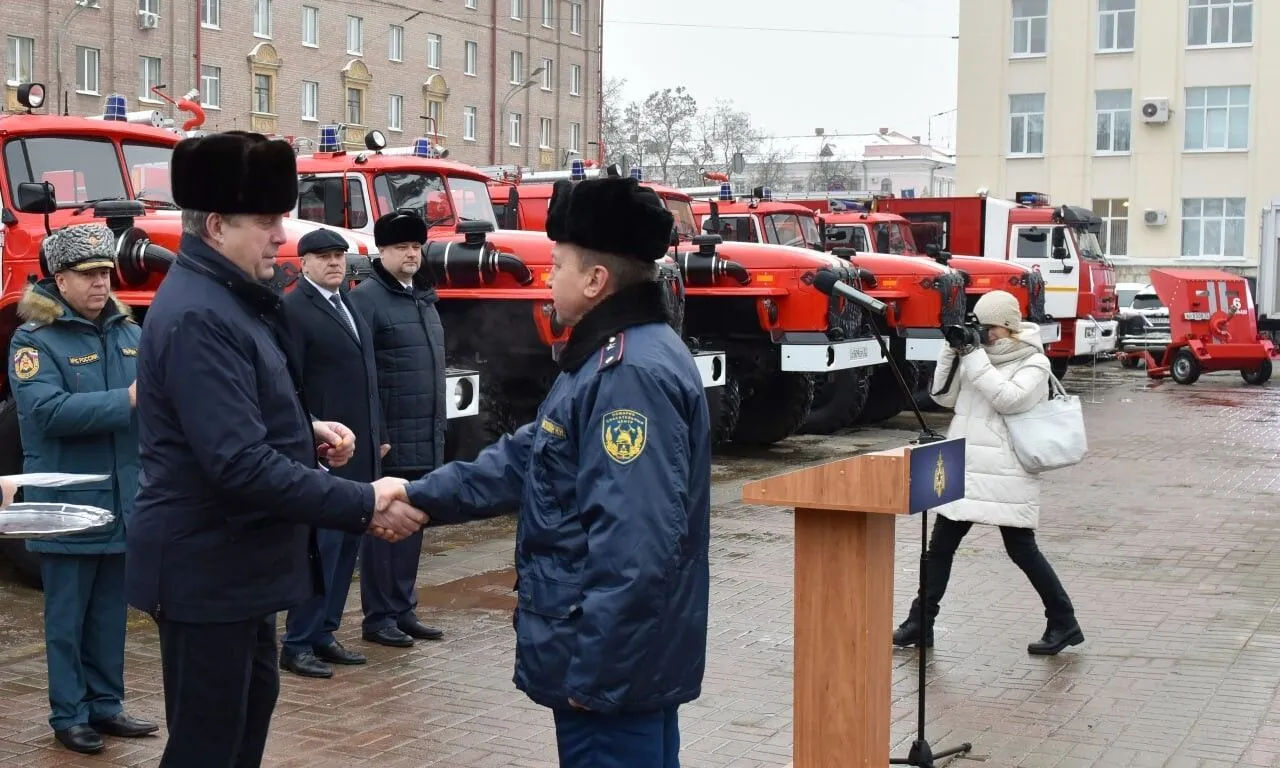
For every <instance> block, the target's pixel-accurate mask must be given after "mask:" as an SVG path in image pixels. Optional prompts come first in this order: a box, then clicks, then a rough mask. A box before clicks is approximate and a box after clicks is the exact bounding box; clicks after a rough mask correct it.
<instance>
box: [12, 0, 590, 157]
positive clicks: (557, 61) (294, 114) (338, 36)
mask: <svg viewBox="0 0 1280 768" xmlns="http://www.w3.org/2000/svg"><path fill="white" fill-rule="evenodd" d="M602 2H603V0H363V1H359V2H357V1H356V0H344V1H343V2H333V0H325V2H320V0H24V2H0V30H3V31H0V35H3V36H4V37H5V46H6V51H5V53H6V55H5V59H4V61H3V67H4V68H3V69H2V70H0V76H2V77H3V80H4V81H5V92H6V94H5V107H6V108H7V109H16V108H17V102H16V89H17V85H19V84H20V83H22V82H26V81H31V80H35V81H38V82H42V83H44V84H45V85H46V86H47V87H48V89H49V109H50V110H53V109H55V108H56V109H58V110H59V111H61V107H62V105H63V102H64V98H65V104H66V107H67V110H68V112H69V113H70V114H80V115H96V114H101V113H102V109H103V104H104V101H105V98H106V96H107V95H109V94H112V93H119V94H122V95H124V96H126V97H127V98H128V99H129V109H130V110H151V109H154V110H158V111H159V112H160V113H161V114H162V115H164V116H165V117H172V118H174V119H175V120H176V121H177V123H178V124H181V123H182V122H183V121H184V120H185V119H186V118H187V117H188V115H187V114H186V113H183V112H180V111H178V110H176V109H175V108H173V107H172V106H170V105H169V104H168V103H167V102H165V101H163V100H161V99H159V98H157V97H156V96H155V94H154V93H152V91H151V88H152V86H154V85H158V84H164V85H165V86H166V88H165V92H166V93H168V94H169V95H170V96H171V97H173V98H174V99H175V100H176V99H178V98H180V97H181V96H182V95H183V94H184V93H185V92H187V91H188V90H190V89H191V88H199V89H200V101H201V103H202V104H203V105H204V108H205V110H206V113H207V119H206V121H205V124H204V126H202V127H204V128H206V129H208V130H231V129H241V130H244V129H249V130H255V131H260V132H263V133H268V134H277V135H284V136H305V137H308V138H311V139H313V140H315V139H318V138H319V133H320V126H321V125H325V124H333V123H341V124H344V125H346V126H347V127H346V133H345V136H344V138H345V140H346V141H347V142H348V145H349V146H351V147H352V148H357V147H362V146H363V143H362V138H363V136H364V134H365V132H366V131H368V130H371V129H375V128H376V129H380V130H382V131H384V132H385V133H386V135H387V141H388V143H389V144H390V145H391V146H402V145H406V144H409V143H411V142H412V140H413V139H414V138H417V137H418V136H424V135H427V136H433V137H435V138H436V139H437V140H438V142H439V143H441V144H443V145H444V146H446V147H448V148H449V150H450V158H451V159H456V160H459V161H462V162H466V163H472V164H476V165H487V164H493V163H516V162H518V163H520V164H522V165H524V166H531V167H537V168H540V169H556V168H561V167H567V165H568V162H567V161H568V159H570V158H572V157H573V156H574V155H573V154H572V153H574V152H577V153H580V154H581V155H582V156H585V157H594V156H595V154H596V148H597V146H598V144H597V142H598V140H599V131H600V127H599V126H600V93H601V80H600V61H601V26H600V8H601V4H602ZM40 11H43V13H41V12H40ZM59 51H60V54H59ZM522 86H523V87H522Z"/></svg>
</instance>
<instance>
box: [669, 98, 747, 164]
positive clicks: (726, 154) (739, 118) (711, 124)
mask: <svg viewBox="0 0 1280 768" xmlns="http://www.w3.org/2000/svg"><path fill="white" fill-rule="evenodd" d="M695 126H696V127H695V129H694V131H693V136H692V137H691V139H692V140H691V141H690V142H689V143H688V144H686V145H685V146H684V147H683V151H682V153H681V154H683V155H684V156H685V157H687V158H688V159H689V162H690V163H691V164H692V166H693V167H692V168H691V169H690V172H689V174H688V175H690V176H692V177H693V178H691V179H689V180H688V181H689V182H691V183H698V182H700V181H701V180H702V171H719V172H721V173H730V172H731V170H732V166H733V156H734V155H735V154H737V153H739V152H741V153H742V154H743V155H749V154H752V153H754V152H755V151H756V150H757V149H758V148H759V147H760V144H761V142H762V141H763V137H762V135H761V133H760V131H759V130H758V129H757V128H756V127H755V125H753V124H752V122H751V115H750V114H749V113H748V112H745V111H743V110H740V109H737V108H736V107H734V105H733V102H732V101H729V100H725V99H721V100H718V101H716V103H715V106H714V107H712V108H711V110H710V111H704V112H701V113H700V114H699V115H698V117H697V120H696V122H695Z"/></svg>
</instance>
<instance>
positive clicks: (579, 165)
mask: <svg viewBox="0 0 1280 768" xmlns="http://www.w3.org/2000/svg"><path fill="white" fill-rule="evenodd" d="M569 178H570V179H572V180H573V181H582V180H583V179H585V178H587V166H586V164H585V163H583V162H582V161H581V160H574V161H573V165H572V166H571V167H570V170H569Z"/></svg>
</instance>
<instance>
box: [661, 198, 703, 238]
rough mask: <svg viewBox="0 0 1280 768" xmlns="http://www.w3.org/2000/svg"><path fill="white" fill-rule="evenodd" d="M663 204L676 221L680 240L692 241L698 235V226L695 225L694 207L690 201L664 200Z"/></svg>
mask: <svg viewBox="0 0 1280 768" xmlns="http://www.w3.org/2000/svg"><path fill="white" fill-rule="evenodd" d="M662 202H663V203H665V204H666V206H667V210H668V211H671V215H672V216H673V217H675V220H676V232H678V233H679V234H680V238H681V239H682V240H683V239H691V238H693V237H696V236H697V234H698V225H697V224H695V223H694V219H693V206H692V205H690V204H689V201H688V200H671V199H667V198H664V199H663V201H662Z"/></svg>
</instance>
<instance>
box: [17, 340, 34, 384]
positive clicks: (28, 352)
mask: <svg viewBox="0 0 1280 768" xmlns="http://www.w3.org/2000/svg"><path fill="white" fill-rule="evenodd" d="M39 372H40V350H38V349H36V348H35V347H22V348H20V349H19V350H18V351H17V352H14V353H13V375H14V376H17V377H18V378H19V379H21V380H23V381H26V380H27V379H29V378H31V377H32V376H35V375H36V374H37V373H39Z"/></svg>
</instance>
